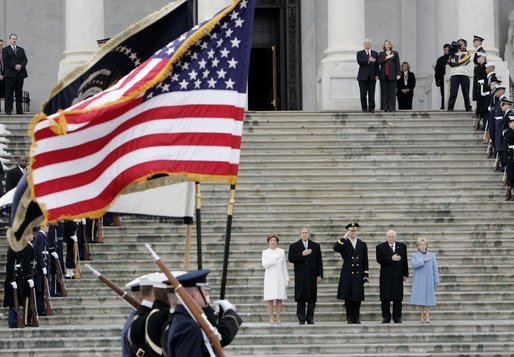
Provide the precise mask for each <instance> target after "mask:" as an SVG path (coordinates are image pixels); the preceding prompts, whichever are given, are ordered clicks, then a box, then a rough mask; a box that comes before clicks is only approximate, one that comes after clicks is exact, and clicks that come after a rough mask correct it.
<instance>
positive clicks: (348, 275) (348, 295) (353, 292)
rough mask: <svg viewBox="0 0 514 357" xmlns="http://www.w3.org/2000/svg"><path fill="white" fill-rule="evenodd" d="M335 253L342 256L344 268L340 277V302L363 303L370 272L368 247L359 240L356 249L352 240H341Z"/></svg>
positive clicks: (338, 296)
mask: <svg viewBox="0 0 514 357" xmlns="http://www.w3.org/2000/svg"><path fill="white" fill-rule="evenodd" d="M334 251H336V252H338V253H339V254H341V257H342V258H343V267H342V268H341V275H340V277H339V287H338V289H337V298H338V299H339V300H350V301H363V300H364V277H365V275H364V274H365V273H366V274H367V272H368V271H369V262H368V246H367V245H366V243H364V242H363V241H361V240H360V239H358V238H357V244H356V245H355V249H354V248H353V245H352V243H351V242H350V239H343V238H341V239H340V240H338V241H337V242H336V244H334Z"/></svg>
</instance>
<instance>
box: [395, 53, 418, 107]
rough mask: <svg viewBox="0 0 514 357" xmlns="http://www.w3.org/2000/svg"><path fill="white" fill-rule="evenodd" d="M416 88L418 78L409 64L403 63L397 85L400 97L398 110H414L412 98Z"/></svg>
mask: <svg viewBox="0 0 514 357" xmlns="http://www.w3.org/2000/svg"><path fill="white" fill-rule="evenodd" d="M414 87H416V76H414V73H412V72H411V71H410V65H409V62H403V63H402V73H401V75H400V79H399V80H398V81H397V83H396V88H397V91H396V96H397V97H398V109H408V110H411V109H412V98H413V97H414Z"/></svg>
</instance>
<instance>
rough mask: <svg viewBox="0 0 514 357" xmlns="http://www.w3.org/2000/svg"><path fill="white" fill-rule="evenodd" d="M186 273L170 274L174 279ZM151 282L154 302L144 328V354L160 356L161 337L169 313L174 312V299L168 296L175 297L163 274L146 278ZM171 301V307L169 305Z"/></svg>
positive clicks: (155, 274)
mask: <svg viewBox="0 0 514 357" xmlns="http://www.w3.org/2000/svg"><path fill="white" fill-rule="evenodd" d="M185 273H186V272H183V271H180V272H178V271H177V272H172V274H173V276H174V277H175V278H177V277H179V276H181V275H183V274H185ZM147 278H148V279H149V280H151V281H152V282H153V290H154V296H155V300H154V303H153V306H152V311H150V313H149V314H148V318H147V320H146V328H145V341H146V353H145V356H152V357H153V356H162V355H163V354H162V343H161V336H162V333H163V331H164V328H165V326H166V322H167V321H168V319H169V316H170V313H172V311H174V309H175V306H176V299H170V297H169V295H175V294H174V290H173V288H174V287H173V286H169V284H168V281H167V280H168V279H167V278H166V275H165V274H164V273H154V274H150V275H148V276H147ZM170 300H172V302H173V305H171V303H170Z"/></svg>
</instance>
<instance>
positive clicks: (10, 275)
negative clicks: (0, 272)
mask: <svg viewBox="0 0 514 357" xmlns="http://www.w3.org/2000/svg"><path fill="white" fill-rule="evenodd" d="M20 263H21V253H19V252H15V251H14V250H12V249H11V248H7V263H6V264H5V273H6V274H5V283H4V302H3V306H4V307H14V294H13V290H14V289H13V287H12V285H11V283H12V282H13V281H15V282H16V284H17V285H18V289H17V294H18V303H19V305H20V306H21V305H22V304H23V302H22V295H21V291H22V289H23V286H22V284H20V281H21V279H19V278H21V269H20V268H18V271H17V269H16V265H17V264H20Z"/></svg>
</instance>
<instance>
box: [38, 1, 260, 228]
mask: <svg viewBox="0 0 514 357" xmlns="http://www.w3.org/2000/svg"><path fill="white" fill-rule="evenodd" d="M254 7H255V0H239V1H238V0H236V1H234V3H233V4H232V5H231V6H229V7H227V8H226V9H225V10H223V11H221V12H220V13H218V14H217V15H216V16H214V17H213V18H212V19H210V20H207V21H205V22H204V23H202V24H200V25H198V26H196V27H194V28H193V29H191V30H190V31H188V32H187V33H185V34H183V35H182V36H181V37H179V38H177V39H176V40H174V41H172V42H171V43H169V44H168V45H167V46H165V47H164V48H162V49H160V50H159V51H157V52H156V53H155V54H154V55H153V56H152V57H151V58H150V59H148V60H147V61H145V62H144V63H143V64H141V65H140V66H139V67H137V68H136V69H134V70H133V71H132V72H131V73H129V74H128V75H127V76H125V77H123V78H122V79H121V80H120V81H119V82H118V83H117V84H116V85H114V86H113V87H111V88H109V89H108V90H105V91H103V92H101V93H99V94H97V95H95V96H94V97H91V98H89V99H87V100H85V101H82V102H80V103H78V104H76V105H74V106H72V107H70V108H68V109H66V110H64V111H60V112H58V113H55V114H53V115H50V116H48V117H45V116H44V115H43V114H40V115H37V116H36V117H35V118H34V120H33V122H32V124H31V128H30V129H29V133H30V135H31V137H32V149H31V169H32V171H31V176H30V177H29V182H30V186H31V192H32V199H35V200H36V201H37V202H38V204H39V205H40V207H41V208H42V211H43V213H44V214H45V217H46V219H47V221H48V222H54V221H56V220H59V219H70V218H77V217H90V218H96V217H99V216H101V215H102V214H103V213H104V212H105V211H106V209H107V207H108V206H109V205H110V204H111V203H112V202H113V201H114V200H115V199H116V197H117V196H118V195H119V194H120V193H121V191H122V190H123V189H125V188H126V187H127V186H128V185H130V184H131V183H135V182H141V181H142V180H146V179H147V178H148V177H150V176H152V175H155V174H159V173H166V174H169V175H174V176H179V177H182V178H183V179H186V180H195V181H207V182H223V183H229V184H234V183H235V182H236V181H237V172H238V165H239V154H240V146H241V135H242V127H243V118H244V107H245V105H246V97H247V96H246V85H247V78H248V65H249V57H250V48H251V34H252V24H253V12H254ZM163 199H170V198H163ZM170 204H171V202H170Z"/></svg>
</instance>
